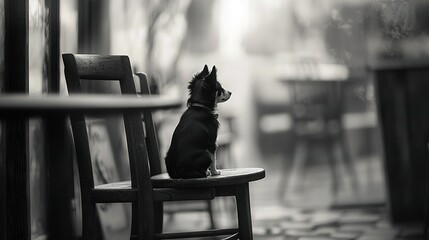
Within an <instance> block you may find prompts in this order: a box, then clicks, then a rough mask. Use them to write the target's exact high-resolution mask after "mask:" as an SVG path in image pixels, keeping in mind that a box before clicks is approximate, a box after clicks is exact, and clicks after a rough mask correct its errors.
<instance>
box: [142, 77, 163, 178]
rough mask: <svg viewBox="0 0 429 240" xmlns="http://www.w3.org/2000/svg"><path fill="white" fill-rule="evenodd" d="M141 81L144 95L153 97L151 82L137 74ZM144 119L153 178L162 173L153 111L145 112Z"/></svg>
mask: <svg viewBox="0 0 429 240" xmlns="http://www.w3.org/2000/svg"><path fill="white" fill-rule="evenodd" d="M137 76H138V77H139V81H140V88H141V89H140V90H141V91H140V92H141V94H143V95H151V92H150V88H149V82H148V78H147V76H146V74H144V73H137ZM143 119H144V123H145V130H146V143H147V149H148V154H149V165H150V173H151V176H153V175H156V174H160V173H161V154H160V153H159V145H158V137H157V132H156V127H155V123H154V121H153V117H152V111H143Z"/></svg>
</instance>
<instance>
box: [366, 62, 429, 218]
mask: <svg viewBox="0 0 429 240" xmlns="http://www.w3.org/2000/svg"><path fill="white" fill-rule="evenodd" d="M417 64H418V65H415V64H414V65H412V64H407V65H398V64H397V65H393V64H392V65H384V66H377V67H374V72H375V86H376V94H377V104H378V114H379V122H380V125H381V131H382V140H383V141H382V143H383V155H384V156H383V157H384V159H383V160H384V170H385V176H386V178H385V179H386V183H387V190H388V191H387V193H388V201H389V204H388V206H389V207H390V216H391V220H392V222H393V223H409V222H423V220H424V206H425V194H424V193H425V181H426V175H427V174H428V173H427V166H428V161H429V158H428V154H427V143H428V140H429V138H428V136H429V108H428V106H429V96H428V92H429V65H427V66H422V64H421V63H417ZM426 201H427V200H426Z"/></svg>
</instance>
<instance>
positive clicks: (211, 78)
mask: <svg viewBox="0 0 429 240" xmlns="http://www.w3.org/2000/svg"><path fill="white" fill-rule="evenodd" d="M216 72H217V69H216V66H213V68H212V71H211V73H210V74H209V75H208V76H207V77H206V81H207V83H209V84H215V83H216V78H217V74H216Z"/></svg>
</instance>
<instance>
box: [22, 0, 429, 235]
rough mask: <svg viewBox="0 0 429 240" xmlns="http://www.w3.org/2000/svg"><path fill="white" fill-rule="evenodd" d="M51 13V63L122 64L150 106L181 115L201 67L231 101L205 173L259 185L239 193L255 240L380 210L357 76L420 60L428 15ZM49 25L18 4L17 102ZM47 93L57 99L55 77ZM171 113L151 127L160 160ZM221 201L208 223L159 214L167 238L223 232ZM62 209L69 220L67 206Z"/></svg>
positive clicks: (42, 75)
mask: <svg viewBox="0 0 429 240" xmlns="http://www.w3.org/2000/svg"><path fill="white" fill-rule="evenodd" d="M60 3H61V4H60V29H61V30H60V49H61V53H66V52H71V53H95V54H123V55H128V56H129V57H130V59H131V63H132V65H133V69H134V71H135V72H145V73H146V74H147V75H148V76H149V79H150V84H151V89H152V93H154V94H167V95H174V96H177V97H180V98H183V102H184V103H185V101H186V100H187V94H188V93H187V84H188V82H189V81H190V80H191V78H192V76H193V75H194V74H195V73H197V72H199V71H201V70H202V68H203V66H204V64H208V65H209V66H212V65H216V67H217V68H218V80H219V81H220V82H221V83H222V85H223V87H224V88H226V89H228V90H229V91H232V92H233V95H232V98H231V99H230V100H229V101H228V102H226V103H223V104H221V105H219V106H218V113H219V116H220V121H221V127H220V132H221V134H220V137H219V145H220V149H219V156H218V162H219V164H220V165H221V168H233V167H262V168H265V170H266V175H267V176H266V178H265V179H264V180H261V181H258V182H255V183H252V184H251V201H252V211H253V220H254V223H255V224H254V227H255V234H257V233H258V230H259V231H263V233H267V232H266V231H268V230H267V228H266V227H267V226H268V227H270V226H279V220H278V219H284V218H285V216H289V215H290V214H292V213H293V214H295V213H296V212H297V211H301V210H303V209H304V210H312V211H314V210H329V209H331V210H335V209H349V208H359V207H363V208H368V207H370V208H377V209H379V208H381V209H385V207H386V200H387V195H386V185H385V184H386V183H385V171H384V169H383V162H382V158H383V153H382V144H381V133H380V127H379V125H380V124H379V121H378V115H377V106H376V97H375V87H374V76H373V74H371V71H370V68H369V67H368V66H370V65H371V64H373V63H386V62H391V61H398V60H408V59H413V60H415V59H417V60H421V59H423V60H424V59H426V58H427V57H428V56H429V55H428V54H429V52H428V51H429V50H428V49H429V48H428V47H427V46H428V44H429V35H428V34H427V32H428V30H429V25H428V21H427V16H426V15H425V12H426V10H428V4H427V2H425V1H405V0H395V1H381V0H378V1H377V0H374V1H369V0H346V1H344V0H342V1H339V0H325V1H315V0H270V1H258V0H204V1H197V0H180V1H172V0H171V1H169V0H146V1H141V0H87V1H82V0H61V1H60ZM48 13H49V8H48V6H47V4H46V1H44V0H30V1H29V90H30V94H42V93H45V92H46V91H47V81H46V74H47V73H46V63H47V61H46V58H47V55H48V51H49V50H48V48H47V46H48V44H49V37H48V34H49V33H48V31H47V22H48V20H47V16H48ZM41 56H43V57H44V59H45V60H44V61H41ZM60 64H62V62H61V61H60ZM93 87H96V86H93ZM60 92H62V93H66V86H65V81H64V74H63V68H62V65H61V81H60ZM183 111H184V109H180V110H174V111H164V112H157V113H156V119H157V128H158V131H159V132H158V133H159V139H160V147H161V152H162V153H165V152H166V150H167V148H168V146H169V141H170V138H171V135H172V131H173V130H174V128H175V126H176V124H177V123H178V119H179V117H180V115H181V113H182V112H183ZM110 127H111V128H113V129H114V128H115V126H110ZM40 128H41V126H40V121H38V120H37V119H36V120H32V121H31V124H30V155H29V156H30V166H31V179H30V180H31V185H32V187H31V194H32V195H31V198H32V206H31V209H32V211H31V214H32V223H31V224H32V235H33V237H34V238H37V236H41V235H43V233H44V231H45V229H44V228H45V222H44V221H45V217H44V213H43V211H42V210H40V208H39V207H38V206H40V205H41V203H42V202H43V201H44V198H45V197H44V195H43V192H44V189H43V187H41V186H43V181H45V180H44V177H43V176H44V172H43V171H44V170H43V169H44V167H43V166H44V160H43V154H44V153H43V151H41V149H42V147H41V145H43V141H42V140H41V139H43V136H42V135H43V134H42V131H40ZM100 131H101V133H100V134H102V136H103V139H102V143H101V144H104V145H103V146H102V147H103V148H105V149H108V151H111V154H110V153H109V154H106V156H104V158H106V159H104V160H103V161H107V162H112V161H113V162H114V165H116V166H122V165H123V163H122V162H121V161H123V160H122V159H123V158H122V157H121V156H122V155H121V154H124V152H123V148H122V147H121V146H122V145H121V144H115V142H112V141H116V140H112V139H113V138H112V136H115V135H114V132H115V131H114V130H112V129H110V130H109V129H108V130H107V132H106V130H100ZM112 132H113V133H112ZM103 134H104V135H103ZM106 144H107V145H106ZM118 146H119V147H118ZM115 169H116V170H112V171H115V173H106V174H111V177H110V178H112V176H113V177H114V178H123V179H127V177H128V176H127V174H126V172H125V173H124V172H121V168H120V167H119V168H115ZM108 179H109V178H108ZM76 194H77V195H78V192H77V193H76ZM229 201H230V200H229V199H221V200H219V201H217V202H215V203H214V205H212V206H211V208H212V211H211V212H212V215H213V216H214V220H212V221H211V222H210V220H209V218H207V216H206V215H207V212H204V211H203V212H202V213H191V212H186V213H180V215H179V213H178V211H179V210H178V208H183V206H179V207H177V206H174V204H172V206H167V209H168V210H169V213H168V216H167V217H166V218H165V222H166V223H165V224H166V225H165V226H166V229H176V228H187V227H195V226H198V227H201V228H205V227H210V224H212V225H213V224H215V225H218V226H221V225H229V224H235V223H231V218H230V217H229V216H230V214H235V213H234V211H233V210H234V209H231V206H230V204H229ZM189 205H190V207H192V208H194V207H195V206H197V205H198V204H197V203H190V204H189ZM75 208H76V209H77V210H79V203H78V202H76V203H75ZM202 208H204V206H203V207H202ZM106 209H107V210H106ZM100 211H104V213H103V214H106V216H108V217H107V219H108V220H106V222H102V225H103V231H104V234H105V237H106V239H120V237H118V236H121V235H122V234H124V232H127V231H128V228H129V226H128V224H127V223H128V222H127V220H126V219H128V217H129V215H128V214H129V213H128V212H127V211H128V210H127V207H126V206H124V207H101V208H100ZM176 213H177V214H176ZM78 215H79V214H77V215H76V221H79V216H78ZM294 216H295V215H294ZM183 219H187V220H186V221H184V220H183ZM271 220H272V221H271ZM213 221H214V222H213ZM184 222H186V224H184ZM261 226H262V227H264V228H263V230H261V229H260V228H258V227H261ZM268 229H269V228H268ZM77 231H79V227H77ZM264 231H265V232H264ZM262 235H263V234H262Z"/></svg>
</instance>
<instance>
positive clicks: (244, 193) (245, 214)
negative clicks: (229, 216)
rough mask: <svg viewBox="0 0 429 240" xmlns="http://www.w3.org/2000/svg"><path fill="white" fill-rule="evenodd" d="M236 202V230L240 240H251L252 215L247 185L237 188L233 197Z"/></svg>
mask: <svg viewBox="0 0 429 240" xmlns="http://www.w3.org/2000/svg"><path fill="white" fill-rule="evenodd" d="M235 199H236V202H237V214H238V228H239V235H240V239H243V240H244V239H246V240H252V239H253V233H252V232H253V231H252V215H251V211H250V196H249V184H248V183H245V184H241V185H238V186H237V193H236V196H235Z"/></svg>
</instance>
